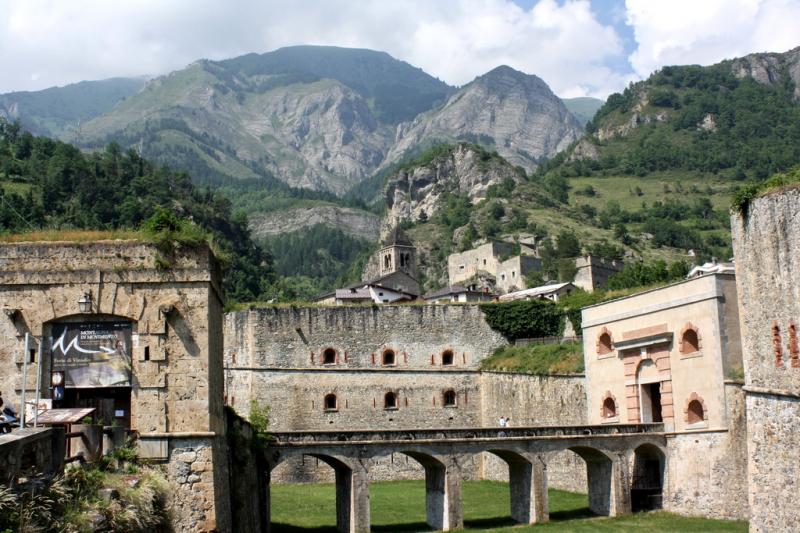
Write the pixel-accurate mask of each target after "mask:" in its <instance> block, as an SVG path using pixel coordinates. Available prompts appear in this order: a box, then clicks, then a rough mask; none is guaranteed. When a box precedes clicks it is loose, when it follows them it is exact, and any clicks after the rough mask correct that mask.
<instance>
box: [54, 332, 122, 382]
mask: <svg viewBox="0 0 800 533" xmlns="http://www.w3.org/2000/svg"><path fill="white" fill-rule="evenodd" d="M53 370H54V371H57V370H61V371H63V372H64V373H65V380H64V381H65V383H64V385H65V386H67V387H74V388H79V387H84V388H85V387H130V385H131V324H130V323H129V322H81V323H74V324H53Z"/></svg>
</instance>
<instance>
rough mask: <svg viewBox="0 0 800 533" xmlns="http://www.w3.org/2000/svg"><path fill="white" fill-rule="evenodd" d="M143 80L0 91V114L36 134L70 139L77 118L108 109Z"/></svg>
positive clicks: (82, 119)
mask: <svg viewBox="0 0 800 533" xmlns="http://www.w3.org/2000/svg"><path fill="white" fill-rule="evenodd" d="M144 84H145V79H144V78H111V79H107V80H100V81H82V82H80V83H73V84H71V85H66V86H64V87H51V88H49V89H44V90H42V91H21V92H13V93H6V94H0V117H5V118H7V119H11V120H14V119H19V121H20V123H21V124H22V126H23V127H24V128H25V129H26V130H28V131H30V132H32V133H34V134H37V135H49V136H51V137H62V138H69V139H70V140H73V141H74V140H77V139H78V138H79V136H80V133H79V132H80V128H79V126H80V123H81V122H85V121H87V120H91V119H93V118H95V117H97V116H99V115H101V114H103V113H105V112H106V111H109V110H110V109H112V108H113V107H114V106H115V105H117V104H118V103H119V102H121V101H123V100H125V99H126V98H128V97H130V96H132V95H134V94H136V93H137V92H139V90H141V88H142V87H143V86H144Z"/></svg>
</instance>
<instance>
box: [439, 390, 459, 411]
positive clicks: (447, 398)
mask: <svg viewBox="0 0 800 533" xmlns="http://www.w3.org/2000/svg"><path fill="white" fill-rule="evenodd" d="M442 396H443V399H444V406H445V407H455V406H456V391H454V390H453V389H448V390H446V391H444V394H443V395H442Z"/></svg>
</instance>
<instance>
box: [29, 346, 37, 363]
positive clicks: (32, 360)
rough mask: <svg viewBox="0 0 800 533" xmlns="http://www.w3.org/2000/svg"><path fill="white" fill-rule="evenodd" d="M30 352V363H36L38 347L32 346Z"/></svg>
mask: <svg viewBox="0 0 800 533" xmlns="http://www.w3.org/2000/svg"><path fill="white" fill-rule="evenodd" d="M29 352H30V357H29V358H28V362H29V363H35V362H36V348H31V349H30V350H29Z"/></svg>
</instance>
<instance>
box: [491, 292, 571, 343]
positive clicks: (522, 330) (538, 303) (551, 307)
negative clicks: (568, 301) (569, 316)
mask: <svg viewBox="0 0 800 533" xmlns="http://www.w3.org/2000/svg"><path fill="white" fill-rule="evenodd" d="M480 309H481V311H483V314H484V315H485V316H486V322H487V323H488V324H489V327H491V328H492V329H493V330H495V331H498V332H500V333H501V334H502V335H503V336H504V337H505V338H506V339H508V340H509V341H514V340H516V339H524V338H536V337H552V336H555V335H558V334H559V333H560V332H561V327H562V323H563V315H562V313H561V311H560V310H559V309H558V307H556V305H555V304H554V303H552V302H550V301H545V300H525V301H516V302H506V303H493V304H482V305H481V306H480Z"/></svg>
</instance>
